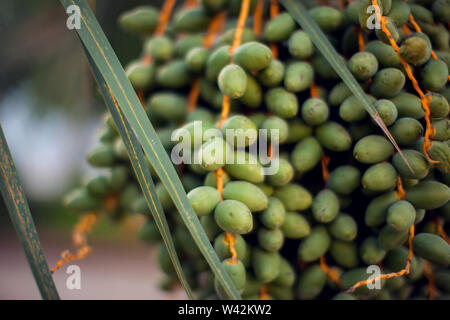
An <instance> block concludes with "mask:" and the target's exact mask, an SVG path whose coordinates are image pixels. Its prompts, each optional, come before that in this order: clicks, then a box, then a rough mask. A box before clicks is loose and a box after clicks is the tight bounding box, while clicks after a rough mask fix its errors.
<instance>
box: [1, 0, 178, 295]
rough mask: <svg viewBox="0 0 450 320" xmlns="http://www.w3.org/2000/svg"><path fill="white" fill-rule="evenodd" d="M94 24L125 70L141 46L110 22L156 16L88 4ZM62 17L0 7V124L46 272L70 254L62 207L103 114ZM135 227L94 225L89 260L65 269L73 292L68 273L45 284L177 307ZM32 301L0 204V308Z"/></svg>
mask: <svg viewBox="0 0 450 320" xmlns="http://www.w3.org/2000/svg"><path fill="white" fill-rule="evenodd" d="M90 4H91V6H93V7H95V11H96V15H97V19H98V20H99V22H100V24H101V26H102V28H103V30H104V32H105V33H106V35H107V37H108V39H109V40H110V42H111V44H112V47H113V48H114V50H116V54H117V55H118V57H119V60H120V61H121V62H122V64H123V65H125V64H126V63H127V62H129V61H130V60H131V59H134V58H136V57H138V56H139V53H140V49H141V40H140V39H139V38H137V37H134V36H130V35H129V34H126V33H124V32H123V31H121V30H120V29H119V28H118V26H117V23H116V21H117V17H118V16H119V14H120V13H121V12H123V11H124V10H127V9H130V8H133V7H135V6H137V5H142V4H146V5H154V6H157V7H160V5H161V1H152V0H127V1H112V0H97V1H90ZM66 19H67V15H66V13H65V10H64V9H63V7H62V5H61V4H60V2H59V1H55V0H39V1H34V0H2V1H0V38H1V39H2V43H3V45H2V49H1V50H0V70H1V73H0V123H1V125H2V126H3V130H4V132H5V135H6V138H7V141H8V144H9V147H10V149H11V152H12V155H13V157H14V159H15V162H16V166H17V169H18V172H19V175H20V178H21V180H22V183H23V184H24V187H25V192H26V195H27V197H28V200H29V204H30V207H31V212H32V214H33V217H34V221H35V223H36V227H37V231H38V234H39V237H40V240H41V243H42V245H43V248H44V252H45V255H46V257H47V261H48V263H49V264H50V267H53V266H54V265H55V264H56V262H57V261H58V259H59V257H60V254H61V252H62V251H63V250H65V249H72V247H71V232H72V227H73V226H74V224H75V223H76V222H77V221H78V219H79V216H77V215H76V214H74V213H71V212H67V211H66V210H65V209H64V207H63V206H62V203H61V199H62V196H63V195H64V193H66V192H67V191H68V190H69V189H71V188H72V187H74V186H76V185H79V184H80V182H81V180H82V179H83V177H84V176H86V175H87V174H89V173H90V170H92V169H91V168H90V167H88V166H87V164H86V162H85V155H86V154H87V152H88V151H89V150H90V149H92V148H93V147H94V146H95V143H96V139H95V134H96V131H97V130H98V128H99V125H100V119H101V117H102V115H103V113H104V112H105V106H104V105H103V101H102V100H101V99H100V97H99V96H98V94H97V91H96V88H95V86H94V80H93V78H92V77H91V73H90V70H89V67H88V66H87V64H86V61H85V57H84V54H83V51H82V48H81V45H80V41H79V39H78V37H77V36H76V31H74V30H68V29H67V28H66ZM141 223H142V221H139V219H132V220H127V221H124V222H123V223H121V224H117V223H114V222H112V221H110V220H109V219H108V218H105V217H103V218H102V219H101V221H100V222H99V223H98V224H97V226H96V227H95V228H94V230H93V233H92V234H91V236H90V237H89V244H90V245H91V247H92V248H93V252H92V254H91V255H89V256H88V257H87V258H86V259H84V260H81V261H74V262H73V263H69V265H70V264H76V265H79V266H80V268H81V290H69V289H67V288H66V279H67V277H68V276H69V275H68V274H66V269H67V266H64V267H63V268H61V269H60V270H59V271H57V272H56V273H55V275H54V278H55V282H56V285H57V287H58V290H59V292H60V295H61V298H63V299H178V298H184V293H183V292H182V290H178V291H176V292H175V293H171V294H168V293H166V292H163V291H162V290H160V289H159V283H160V281H161V279H162V274H161V273H160V271H159V270H158V267H157V263H156V252H155V250H154V249H152V248H151V247H149V246H148V245H146V244H145V243H142V242H140V241H139V240H137V238H136V232H137V230H138V229H139V226H140V225H141ZM39 298H40V295H39V292H38V290H37V287H36V285H35V284H34V280H33V277H32V275H31V272H30V269H29V267H28V264H27V262H26V259H25V255H24V253H23V250H22V249H21V247H20V244H19V242H18V240H17V238H16V235H15V232H14V229H13V227H12V225H11V222H10V220H9V217H8V213H7V211H6V209H5V207H4V204H3V201H1V202H0V299H39Z"/></svg>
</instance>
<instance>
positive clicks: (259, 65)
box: [233, 41, 272, 71]
mask: <svg viewBox="0 0 450 320" xmlns="http://www.w3.org/2000/svg"><path fill="white" fill-rule="evenodd" d="M233 61H234V63H236V64H238V65H240V66H241V67H242V68H244V69H245V70H247V71H258V70H262V69H264V68H267V67H268V66H269V64H270V62H271V61H272V51H270V48H269V47H268V46H266V45H264V44H262V43H259V42H256V41H251V42H246V43H244V44H242V45H240V46H239V47H238V48H237V49H236V50H235V51H234V53H233Z"/></svg>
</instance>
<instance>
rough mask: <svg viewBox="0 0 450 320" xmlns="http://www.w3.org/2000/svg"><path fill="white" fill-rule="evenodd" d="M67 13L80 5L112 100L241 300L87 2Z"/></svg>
mask: <svg viewBox="0 0 450 320" xmlns="http://www.w3.org/2000/svg"><path fill="white" fill-rule="evenodd" d="M61 3H62V4H63V6H64V7H65V8H66V9H67V8H68V7H69V6H71V5H77V6H78V7H79V8H80V11H81V28H80V29H78V30H77V32H78V35H79V36H80V39H81V41H82V42H83V44H84V46H85V47H86V50H87V51H88V52H89V54H90V56H91V58H92V61H93V63H95V65H96V68H97V69H98V72H99V74H101V75H102V77H103V79H104V80H105V82H106V83H107V85H108V87H109V90H110V92H111V93H112V96H113V97H114V99H115V100H116V102H117V104H118V106H119V107H120V109H121V111H122V112H123V114H124V116H125V118H126V120H127V121H128V123H129V124H130V127H131V128H132V129H133V131H134V133H135V134H136V137H137V139H138V141H139V142H140V144H141V145H142V148H143V149H144V151H145V153H146V154H147V157H148V158H149V160H150V163H151V165H152V166H153V168H154V169H155V171H156V173H157V174H158V176H159V178H160V180H161V182H162V183H163V185H164V187H165V188H166V189H167V191H168V193H169V194H170V196H171V197H172V200H173V202H174V204H175V206H176V207H177V209H178V212H179V213H180V215H181V217H182V219H183V221H184V223H185V224H186V227H187V228H188V230H189V232H190V234H191V236H192V238H193V239H194V241H195V243H196V244H197V246H198V247H199V249H200V251H201V253H202V254H203V256H204V257H205V259H206V261H207V262H208V264H209V266H210V267H211V269H212V271H213V272H214V274H215V276H216V278H217V280H218V281H219V282H220V284H221V285H222V286H223V288H224V290H225V292H226V293H227V294H228V296H229V297H230V298H231V299H239V298H240V295H239V293H238V291H237V290H236V288H235V286H234V284H233V282H232V280H231V278H230V277H229V275H228V274H227V273H226V272H225V271H224V269H223V267H222V265H221V262H220V260H219V258H218V257H217V254H216V252H215V251H214V249H213V247H212V245H211V243H210V242H209V240H208V237H207V236H206V234H205V232H204V230H203V228H202V226H201V224H200V221H199V220H198V218H197V216H196V215H195V212H194V210H193V209H192V206H191V205H190V203H189V200H188V199H187V196H186V193H185V191H184V188H183V185H182V184H181V181H180V179H179V178H178V175H177V173H176V171H175V168H174V167H173V165H172V163H171V160H170V158H169V156H168V155H167V153H166V151H165V149H164V147H163V146H162V144H161V142H160V140H159V138H158V135H157V134H156V132H155V129H154V128H153V126H152V124H151V123H150V121H149V119H148V117H147V115H146V114H145V112H144V110H143V108H142V106H141V103H140V102H139V100H138V98H137V96H136V94H135V92H134V90H133V87H132V86H131V84H130V82H129V81H128V79H127V77H126V75H125V72H124V70H123V68H122V66H121V64H120V62H119V60H118V59H117V56H116V55H115V53H114V50H113V49H112V47H111V45H110V44H109V42H108V40H107V38H106V36H105V35H104V33H103V31H102V29H101V27H100V25H99V24H98V22H97V20H96V18H95V16H94V15H93V13H92V11H91V10H90V8H89V6H88V5H87V3H86V1H85V0H61Z"/></svg>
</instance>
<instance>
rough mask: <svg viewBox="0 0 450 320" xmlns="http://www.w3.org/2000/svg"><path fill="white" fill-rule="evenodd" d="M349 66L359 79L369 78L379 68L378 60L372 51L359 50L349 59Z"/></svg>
mask: <svg viewBox="0 0 450 320" xmlns="http://www.w3.org/2000/svg"><path fill="white" fill-rule="evenodd" d="M348 67H349V69H350V71H351V72H352V73H353V75H354V76H355V77H356V79H358V80H367V79H369V78H370V77H372V76H373V75H374V74H375V73H376V72H377V70H378V60H377V58H376V57H375V56H374V55H373V54H372V53H370V52H364V51H362V52H357V53H355V54H354V55H353V56H352V57H351V58H350V60H349V61H348Z"/></svg>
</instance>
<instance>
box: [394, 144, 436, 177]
mask: <svg viewBox="0 0 450 320" xmlns="http://www.w3.org/2000/svg"><path fill="white" fill-rule="evenodd" d="M403 155H404V156H405V158H406V160H407V161H408V163H409V164H410V166H411V168H412V169H413V171H414V172H411V170H410V169H409V168H408V166H407V165H406V163H405V161H404V160H403V159H402V157H401V156H400V154H399V153H396V154H395V155H394V157H393V158H392V164H393V165H394V167H395V169H397V171H398V173H399V174H400V176H402V178H403V177H404V178H409V179H423V178H425V177H426V176H427V175H428V172H429V170H430V165H429V163H428V161H427V159H426V158H425V156H424V155H423V154H422V153H420V152H418V151H416V150H411V149H403Z"/></svg>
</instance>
